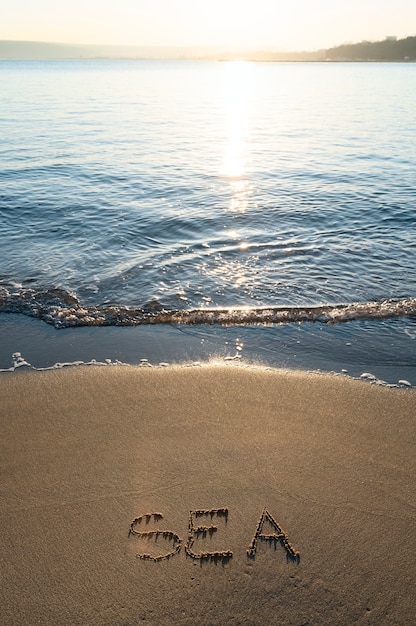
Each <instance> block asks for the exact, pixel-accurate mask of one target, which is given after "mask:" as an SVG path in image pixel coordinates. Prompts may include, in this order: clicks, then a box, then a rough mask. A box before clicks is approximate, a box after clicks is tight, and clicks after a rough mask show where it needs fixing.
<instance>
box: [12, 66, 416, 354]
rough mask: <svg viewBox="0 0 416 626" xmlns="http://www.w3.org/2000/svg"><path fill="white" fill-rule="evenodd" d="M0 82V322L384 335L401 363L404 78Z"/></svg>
mask: <svg viewBox="0 0 416 626" xmlns="http://www.w3.org/2000/svg"><path fill="white" fill-rule="evenodd" d="M0 85H1V87H0V90H1V97H0V130H1V137H2V141H1V144H0V241H1V246H0V312H1V313H10V312H13V313H18V314H25V315H30V316H33V317H38V318H41V319H42V320H44V321H46V322H49V323H50V324H53V325H54V326H55V327H65V326H75V327H77V326H90V327H91V326H97V325H110V326H116V325H138V324H143V323H152V324H159V323H160V324H161V323H162V322H171V323H178V322H179V323H181V324H184V323H185V324H186V323H190V322H192V323H204V322H209V323H217V322H218V323H223V324H225V323H226V324H231V325H239V324H242V323H248V322H249V323H257V324H263V325H264V324H265V323H281V322H288V323H292V324H294V323H296V324H299V323H305V324H308V323H309V322H310V321H312V322H318V323H325V324H326V323H328V322H330V323H332V322H334V321H335V322H338V324H336V326H337V328H338V327H339V324H341V325H345V324H351V322H350V321H349V320H354V319H358V320H365V322H366V323H367V322H368V323H370V324H372V326H371V333H372V334H373V335H374V337H377V334H378V332H377V329H380V333H381V328H382V324H384V325H385V320H392V321H391V324H392V326H391V328H394V327H395V326H394V325H395V324H396V325H398V327H399V328H400V331H398V332H400V334H401V338H402V339H403V341H406V342H407V343H406V345H407V346H408V349H409V353H408V354H407V357H406V358H407V359H410V362H411V361H412V358H413V357H412V354H413V350H414V345H415V344H414V343H413V342H412V340H413V339H415V337H416V330H415V319H416V269H415V268H416V209H415V207H416V175H415V161H416V116H415V107H414V94H415V93H416V67H415V65H414V64H302V63H299V64H290V63H288V64H274V63H270V64H260V63H259V64H251V63H206V62H159V61H150V62H133V61H129V62H123V61H91V62H90V61H72V62H66V61H59V62H53V61H45V62H38V61H36V62H34V61H33V62H16V61H15V62H7V61H3V62H0ZM2 317H3V319H4V316H2ZM337 332H339V331H337V330H336V329H335V330H334V331H333V333H332V336H333V337H334V338H335V337H336V333H337ZM381 334H382V333H381ZM381 334H380V336H381ZM326 341H327V340H326ZM329 341H330V340H329ZM400 345H401V344H400ZM395 350H396V352H397V348H396V349H395ZM399 352H400V354H402V353H403V348H402V347H400V349H399ZM397 356H399V353H397Z"/></svg>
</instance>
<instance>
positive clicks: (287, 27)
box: [0, 0, 416, 51]
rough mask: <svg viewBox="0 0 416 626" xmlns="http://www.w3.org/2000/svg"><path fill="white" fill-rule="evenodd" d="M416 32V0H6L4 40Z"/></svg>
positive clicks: (315, 41) (161, 42) (270, 38)
mask: <svg viewBox="0 0 416 626" xmlns="http://www.w3.org/2000/svg"><path fill="white" fill-rule="evenodd" d="M391 35H396V36H397V37H398V38H401V37H406V36H408V35H416V0H68V1H64V0H1V4H0V39H12V40H29V41H48V42H55V43H75V44H77V43H78V44H106V45H129V46H130V45H137V46H181V47H184V46H186V47H188V46H219V47H223V48H234V49H235V48H238V49H251V50H253V49H255V50H266V49H267V50H292V51H293V50H298V51H301V50H316V49H320V48H329V47H331V46H334V45H339V44H341V43H346V42H350V43H355V42H358V41H362V40H364V39H366V40H369V41H376V40H381V39H385V37H386V36H391Z"/></svg>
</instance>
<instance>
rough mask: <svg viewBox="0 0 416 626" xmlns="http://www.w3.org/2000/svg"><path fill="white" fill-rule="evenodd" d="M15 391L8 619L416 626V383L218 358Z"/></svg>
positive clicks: (9, 400) (7, 394) (8, 433)
mask: <svg viewBox="0 0 416 626" xmlns="http://www.w3.org/2000/svg"><path fill="white" fill-rule="evenodd" d="M0 393H1V401H0V410H1V418H0V424H1V425H0V470H1V482H0V487H1V502H0V516H1V529H2V541H1V544H0V545H1V548H0V557H1V569H0V624H1V625H2V626H9V625H12V624H13V625H19V626H22V625H25V626H26V625H31V624H41V625H42V626H45V625H48V624H51V625H52V624H53V625H54V626H56V625H61V624H65V625H66V624H68V625H76V624H97V625H98V624H99V625H106V626H107V625H108V626H122V625H133V624H148V625H160V624H169V625H170V624H172V625H188V624H189V625H191V624H192V625H193V626H194V625H201V626H210V625H214V624H215V625H221V626H223V625H227V626H234V625H237V624H241V625H245V626H250V625H261V626H265V625H272V624H273V625H275V624H276V625H286V624H293V625H298V626H300V625H301V624H304V625H306V624H308V625H311V624H314V625H315V624H316V625H319V626H321V625H324V624H328V625H331V626H334V625H338V624H345V625H351V624H360V625H361V624H374V625H377V626H381V625H389V626H399V625H402V624H406V625H407V624H409V625H411V624H415V623H416V618H415V602H416V601H415V597H416V596H415V582H416V567H415V562H414V558H415V554H416V552H415V548H416V534H415V519H416V494H415V485H416V480H415V479H416V475H415V466H416V460H415V459H416V456H415V443H416V442H415V433H416V393H415V392H414V391H413V390H396V389H383V388H376V387H374V386H371V385H369V384H367V383H363V382H359V381H354V380H349V379H345V378H341V377H336V376H330V375H317V374H315V375H312V374H305V373H296V372H282V371H269V370H266V369H260V368H258V369H256V368H242V367H236V366H230V367H224V366H221V367H220V366H211V367H209V366H204V367H201V368H195V367H194V368H184V367H182V368H179V367H178V368H174V367H172V368H166V369H163V368H162V369H150V368H149V369H144V368H133V367H102V368H99V367H94V368H86V367H84V368H82V367H78V368H73V369H68V370H65V371H62V370H60V371H52V372H44V373H42V372H27V373H24V372H18V373H15V374H10V375H3V376H1V378H0ZM265 510H266V511H267V513H265V512H264V511H265ZM190 511H193V513H192V514H190ZM197 511H199V513H198V512H197ZM155 513H156V514H157V515H153V514H155ZM150 514H152V515H150ZM146 516H147V517H146ZM262 516H263V518H262ZM198 527H205V529H206V530H202V529H200V530H199V531H198V530H197V528H198ZM212 527H215V528H212ZM256 529H257V532H258V534H259V535H269V536H270V537H269V539H267V538H266V537H261V536H259V537H257V541H254V543H253V538H254V537H255V534H256ZM156 530H159V531H161V532H159V533H156V532H155V531H156ZM146 533H147V534H146ZM253 546H254V554H252V558H250V556H249V555H248V554H247V550H248V549H250V547H253ZM297 551H299V553H300V557H297V556H296V555H295V554H294V553H295V552H297ZM229 552H230V553H232V554H228V553H229ZM169 553H172V554H171V556H170V558H168V557H167V555H168V554H169ZM210 553H211V554H210ZM215 553H219V554H216V555H215ZM145 555H150V557H151V558H140V556H141V557H143V556H145ZM201 555H202V556H204V555H205V557H206V558H201ZM253 557H254V558H253Z"/></svg>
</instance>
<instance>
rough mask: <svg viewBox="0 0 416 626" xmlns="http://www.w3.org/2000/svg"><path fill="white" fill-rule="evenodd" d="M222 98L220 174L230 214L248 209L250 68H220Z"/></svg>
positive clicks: (240, 64) (234, 63)
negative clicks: (226, 185)
mask: <svg viewBox="0 0 416 626" xmlns="http://www.w3.org/2000/svg"><path fill="white" fill-rule="evenodd" d="M221 78H222V84H221V88H222V97H223V106H224V119H225V146H224V156H223V160H222V166H221V170H220V173H221V175H222V176H225V177H227V178H229V179H230V185H231V189H232V198H231V201H230V206H229V208H230V210H231V211H232V212H240V213H241V212H244V211H245V210H246V209H247V203H248V195H249V184H248V182H247V181H246V180H245V179H244V173H245V170H246V165H247V159H248V133H249V114H250V105H251V97H252V80H253V77H252V64H251V63H248V62H245V61H231V62H227V63H223V65H222V77H221Z"/></svg>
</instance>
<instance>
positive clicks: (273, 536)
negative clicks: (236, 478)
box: [129, 507, 300, 563]
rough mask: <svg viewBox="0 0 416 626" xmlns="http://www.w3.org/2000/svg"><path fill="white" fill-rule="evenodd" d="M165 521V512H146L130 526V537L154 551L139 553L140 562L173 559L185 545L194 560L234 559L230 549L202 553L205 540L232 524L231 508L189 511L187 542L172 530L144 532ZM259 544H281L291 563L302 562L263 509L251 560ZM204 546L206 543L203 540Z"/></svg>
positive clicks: (276, 524)
mask: <svg viewBox="0 0 416 626" xmlns="http://www.w3.org/2000/svg"><path fill="white" fill-rule="evenodd" d="M162 519H163V514H162V513H145V514H144V515H140V516H139V517H136V518H135V519H134V520H133V521H132V523H131V524H130V529H129V537H134V538H136V539H137V540H140V542H141V544H142V546H143V545H147V546H149V548H148V549H150V552H146V551H142V550H141V551H139V552H137V554H136V556H137V557H138V558H139V559H143V560H147V561H162V560H164V559H170V558H172V557H174V556H175V555H176V554H178V553H179V552H180V551H181V548H182V546H184V549H185V554H186V556H188V557H190V558H192V559H198V560H204V561H214V562H218V561H221V562H226V561H228V560H230V559H231V558H232V556H233V552H232V550H230V549H228V548H227V549H225V550H216V551H212V552H208V551H204V550H201V540H203V539H205V538H208V537H209V538H211V537H212V536H213V534H214V533H216V532H217V530H218V524H219V522H220V520H221V521H222V522H225V524H226V523H227V521H228V508H227V507H222V508H218V509H197V510H194V511H189V518H188V536H187V541H186V542H185V543H184V541H183V539H181V537H180V536H179V535H178V534H177V533H176V532H174V531H172V530H160V529H158V528H156V529H153V530H144V525H148V524H149V523H150V522H151V521H152V520H153V522H154V523H156V522H159V521H160V520H162ZM161 538H162V539H163V540H165V543H167V545H168V547H169V549H168V550H167V551H166V552H160V551H159V549H160V548H159V546H158V541H159V540H160V539H161ZM259 541H261V542H267V543H268V544H269V545H271V546H273V547H274V548H276V546H277V545H278V544H280V545H281V546H282V547H283V548H284V549H285V551H286V557H287V558H288V559H289V560H292V561H295V562H297V563H299V562H300V554H299V552H297V551H296V550H294V548H293V547H292V545H291V544H290V543H289V539H288V536H287V533H286V532H285V531H284V530H283V529H282V528H281V527H280V525H279V524H278V523H277V521H276V520H275V519H274V518H273V516H272V515H271V514H270V513H269V511H267V509H263V511H262V514H261V516H260V519H259V521H258V524H257V527H256V529H255V532H254V536H253V539H252V540H251V543H250V545H249V547H248V548H247V557H248V558H250V559H254V558H255V557H256V552H257V546H258V543H259ZM202 544H203V541H202Z"/></svg>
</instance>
